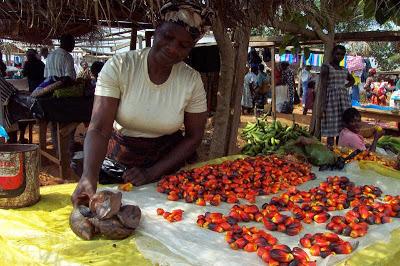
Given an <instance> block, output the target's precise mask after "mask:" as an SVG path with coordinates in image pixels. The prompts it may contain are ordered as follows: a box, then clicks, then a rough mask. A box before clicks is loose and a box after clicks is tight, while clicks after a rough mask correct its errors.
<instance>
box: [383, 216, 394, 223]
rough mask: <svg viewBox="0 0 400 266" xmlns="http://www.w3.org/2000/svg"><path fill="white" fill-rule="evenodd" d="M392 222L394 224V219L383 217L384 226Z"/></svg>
mask: <svg viewBox="0 0 400 266" xmlns="http://www.w3.org/2000/svg"><path fill="white" fill-rule="evenodd" d="M391 222H392V218H390V217H388V216H383V217H382V224H386V223H391Z"/></svg>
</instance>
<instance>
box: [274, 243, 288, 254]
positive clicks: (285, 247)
mask: <svg viewBox="0 0 400 266" xmlns="http://www.w3.org/2000/svg"><path fill="white" fill-rule="evenodd" d="M272 249H279V250H283V251H285V252H287V253H290V252H292V250H291V249H290V247H288V246H286V245H282V244H279V245H273V246H272Z"/></svg>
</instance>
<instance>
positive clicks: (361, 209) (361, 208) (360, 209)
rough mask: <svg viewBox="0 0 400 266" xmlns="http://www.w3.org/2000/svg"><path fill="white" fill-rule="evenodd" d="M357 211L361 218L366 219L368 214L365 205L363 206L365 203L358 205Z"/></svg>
mask: <svg viewBox="0 0 400 266" xmlns="http://www.w3.org/2000/svg"><path fill="white" fill-rule="evenodd" d="M358 212H359V213H360V217H361V218H362V219H367V217H368V215H369V212H368V209H367V206H365V205H360V206H359V207H358Z"/></svg>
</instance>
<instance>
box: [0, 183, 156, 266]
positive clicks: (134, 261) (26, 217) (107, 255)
mask: <svg viewBox="0 0 400 266" xmlns="http://www.w3.org/2000/svg"><path fill="white" fill-rule="evenodd" d="M75 186H76V184H67V185H58V186H48V187H42V188H41V200H40V201H39V203H37V204H36V205H34V206H32V207H28V208H22V209H17V210H2V209H0V265H19V266H20V265H56V264H57V265H60V263H61V262H63V263H65V264H78V265H79V264H83V265H113V266H114V265H138V266H142V265H143V266H145V265H151V263H150V262H149V261H147V260H146V259H144V258H143V256H142V255H141V254H140V253H139V252H138V250H137V249H136V244H135V238H134V236H133V237H129V238H127V239H124V240H121V241H116V240H104V239H98V240H93V241H84V240H81V239H80V238H78V237H77V236H76V235H75V234H74V233H73V232H72V231H71V229H70V227H69V221H68V218H69V214H70V213H71V210H72V206H71V201H70V195H71V194H72V192H73V190H74V189H75ZM114 244H115V246H113V245H114Z"/></svg>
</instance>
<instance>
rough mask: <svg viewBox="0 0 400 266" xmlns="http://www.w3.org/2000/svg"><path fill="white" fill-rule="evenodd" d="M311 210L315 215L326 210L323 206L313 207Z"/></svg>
mask: <svg viewBox="0 0 400 266" xmlns="http://www.w3.org/2000/svg"><path fill="white" fill-rule="evenodd" d="M311 210H312V211H313V212H315V213H320V212H323V211H324V210H325V208H324V207H323V206H320V205H317V206H313V207H311Z"/></svg>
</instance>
